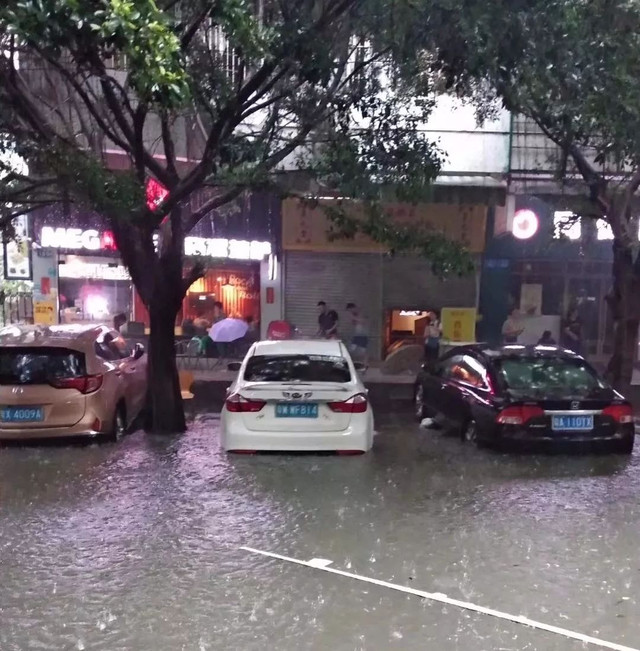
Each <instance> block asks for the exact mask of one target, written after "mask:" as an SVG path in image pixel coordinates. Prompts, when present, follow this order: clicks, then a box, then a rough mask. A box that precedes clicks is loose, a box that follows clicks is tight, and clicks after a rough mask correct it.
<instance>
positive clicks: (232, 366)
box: [227, 362, 242, 373]
mask: <svg viewBox="0 0 640 651" xmlns="http://www.w3.org/2000/svg"><path fill="white" fill-rule="evenodd" d="M241 368H242V362H229V363H228V364H227V370H228V371H232V372H233V373H237V372H238V371H239V370H240V369H241Z"/></svg>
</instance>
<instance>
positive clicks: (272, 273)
mask: <svg viewBox="0 0 640 651" xmlns="http://www.w3.org/2000/svg"><path fill="white" fill-rule="evenodd" d="M277 277H278V256H277V255H276V254H275V253H270V254H269V280H270V281H271V282H273V281H274V280H276V278H277Z"/></svg>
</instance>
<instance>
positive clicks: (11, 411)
mask: <svg viewBox="0 0 640 651" xmlns="http://www.w3.org/2000/svg"><path fill="white" fill-rule="evenodd" d="M0 420H2V422H3V423H38V422H42V421H43V420H44V409H43V408H42V407H1V408H0Z"/></svg>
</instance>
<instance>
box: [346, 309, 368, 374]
mask: <svg viewBox="0 0 640 651" xmlns="http://www.w3.org/2000/svg"><path fill="white" fill-rule="evenodd" d="M346 310H347V312H348V313H349V314H350V315H351V325H352V326H353V333H352V335H351V346H350V347H351V351H352V352H353V353H354V355H355V356H357V357H358V358H359V360H360V361H361V362H362V363H363V364H365V365H366V364H367V361H368V355H369V328H368V325H367V320H366V319H365V317H364V316H363V315H362V313H361V312H360V309H359V308H358V306H357V305H356V304H355V303H347V307H346Z"/></svg>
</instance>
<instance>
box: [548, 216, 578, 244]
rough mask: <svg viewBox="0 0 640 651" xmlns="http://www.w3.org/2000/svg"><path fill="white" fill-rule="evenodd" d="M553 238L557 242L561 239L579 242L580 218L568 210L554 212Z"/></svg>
mask: <svg viewBox="0 0 640 651" xmlns="http://www.w3.org/2000/svg"><path fill="white" fill-rule="evenodd" d="M553 236H554V237H555V239H557V240H558V239H560V238H563V237H566V238H567V239H568V240H573V241H576V240H579V239H580V237H581V236H582V224H581V222H580V218H579V217H578V216H577V215H576V214H575V213H572V212H571V211H570V210H556V211H555V212H554V213H553Z"/></svg>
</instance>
